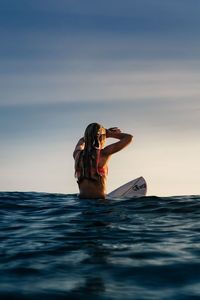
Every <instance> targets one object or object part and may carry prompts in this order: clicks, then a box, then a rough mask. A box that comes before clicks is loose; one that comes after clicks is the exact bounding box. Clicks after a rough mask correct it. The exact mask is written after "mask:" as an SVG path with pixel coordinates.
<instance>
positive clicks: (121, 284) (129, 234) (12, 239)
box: [0, 192, 200, 300]
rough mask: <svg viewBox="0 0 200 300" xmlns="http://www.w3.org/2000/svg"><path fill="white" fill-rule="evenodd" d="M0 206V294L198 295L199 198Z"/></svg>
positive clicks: (28, 196)
mask: <svg viewBox="0 0 200 300" xmlns="http://www.w3.org/2000/svg"><path fill="white" fill-rule="evenodd" d="M0 206H1V208H0V299H17V300H18V299H20V300H25V299H31V300H32V299H48V300H49V299H50V300H51V299H65V300H66V299H70V300H71V299H72V300H73V299H97V300H99V299H101V300H109V299H119V300H122V299H123V300H124V299H131V300H133V299H134V300H140V299H141V300H142V299H152V300H156V299H159V300H162V299H176V300H177V299H178V300H179V299H181V300H182V299H184V300H186V299H192V300H193V299H198V300H199V299H200V196H176V197H151V196H148V197H142V198H135V199H126V200H122V199H117V200H109V199H108V200H80V199H79V198H78V197H77V195H76V194H70V195H65V194H49V193H35V192H24V193H23V192H0Z"/></svg>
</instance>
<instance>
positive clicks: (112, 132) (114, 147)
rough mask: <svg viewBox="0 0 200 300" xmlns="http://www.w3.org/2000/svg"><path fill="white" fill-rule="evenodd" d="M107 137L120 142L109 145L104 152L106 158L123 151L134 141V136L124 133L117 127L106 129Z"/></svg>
mask: <svg viewBox="0 0 200 300" xmlns="http://www.w3.org/2000/svg"><path fill="white" fill-rule="evenodd" d="M106 137H107V138H115V139H119V142H117V143H114V144H111V145H108V146H107V147H105V148H104V149H103V150H102V152H103V154H104V155H106V156H109V155H112V154H114V153H116V152H118V151H120V150H122V149H123V148H125V147H126V146H127V145H128V144H130V142H131V141H132V139H133V136H132V135H131V134H128V133H122V132H121V130H120V129H119V128H117V127H114V128H110V129H106Z"/></svg>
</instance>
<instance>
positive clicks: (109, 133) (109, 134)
mask: <svg viewBox="0 0 200 300" xmlns="http://www.w3.org/2000/svg"><path fill="white" fill-rule="evenodd" d="M118 133H121V130H120V129H119V128H118V127H111V128H109V129H106V137H113V135H115V134H118Z"/></svg>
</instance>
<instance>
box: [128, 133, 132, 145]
mask: <svg viewBox="0 0 200 300" xmlns="http://www.w3.org/2000/svg"><path fill="white" fill-rule="evenodd" d="M132 140H133V136H132V134H127V143H128V144H130V143H131V142H132Z"/></svg>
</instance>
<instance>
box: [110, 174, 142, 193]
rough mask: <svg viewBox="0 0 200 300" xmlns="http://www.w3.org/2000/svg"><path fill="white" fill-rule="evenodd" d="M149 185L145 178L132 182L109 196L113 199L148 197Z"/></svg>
mask: <svg viewBox="0 0 200 300" xmlns="http://www.w3.org/2000/svg"><path fill="white" fill-rule="evenodd" d="M146 193H147V183H146V181H145V179H144V178H143V177H138V178H136V179H134V180H131V181H129V182H127V183H125V184H124V185H122V186H120V187H119V188H117V189H116V190H114V191H112V192H111V193H109V194H108V197H112V198H132V197H142V196H146Z"/></svg>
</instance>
